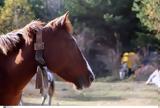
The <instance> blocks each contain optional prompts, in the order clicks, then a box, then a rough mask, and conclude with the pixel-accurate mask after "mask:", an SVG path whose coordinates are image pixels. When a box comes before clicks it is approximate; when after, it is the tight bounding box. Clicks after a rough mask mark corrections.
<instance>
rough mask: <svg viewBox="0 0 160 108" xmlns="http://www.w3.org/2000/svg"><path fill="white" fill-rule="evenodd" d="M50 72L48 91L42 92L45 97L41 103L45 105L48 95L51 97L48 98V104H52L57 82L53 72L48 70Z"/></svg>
mask: <svg viewBox="0 0 160 108" xmlns="http://www.w3.org/2000/svg"><path fill="white" fill-rule="evenodd" d="M47 74H48V77H49V78H48V83H49V85H48V88H47V92H45V93H41V95H42V97H43V101H42V104H41V105H44V103H45V101H46V99H47V97H48V98H49V100H48V104H47V105H51V104H52V97H53V94H54V91H55V83H54V76H53V74H51V73H50V72H47Z"/></svg>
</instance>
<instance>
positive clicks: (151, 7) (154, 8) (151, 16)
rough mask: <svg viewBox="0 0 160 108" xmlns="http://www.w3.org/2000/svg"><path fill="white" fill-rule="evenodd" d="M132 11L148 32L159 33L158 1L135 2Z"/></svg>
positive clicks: (159, 0) (139, 0) (159, 10)
mask: <svg viewBox="0 0 160 108" xmlns="http://www.w3.org/2000/svg"><path fill="white" fill-rule="evenodd" d="M132 10H133V11H135V12H136V13H137V18H139V19H140V21H141V23H142V24H143V25H144V26H146V27H148V30H150V31H154V32H156V33H157V34H159V33H160V0H135V1H134V4H133V8H132ZM157 36H158V35H157ZM159 37H160V36H159Z"/></svg>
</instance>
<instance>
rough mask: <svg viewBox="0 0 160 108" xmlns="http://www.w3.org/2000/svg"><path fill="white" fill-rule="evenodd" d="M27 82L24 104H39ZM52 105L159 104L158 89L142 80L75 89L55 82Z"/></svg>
mask: <svg viewBox="0 0 160 108" xmlns="http://www.w3.org/2000/svg"><path fill="white" fill-rule="evenodd" d="M33 88H34V86H33V85H31V84H29V85H28V86H27V88H26V89H25V92H24V97H23V100H24V102H25V105H39V104H40V103H41V97H40V95H39V94H38V92H39V91H38V90H33ZM52 102H53V105H61V106H63V105H67V106H68V105H80V106H81V105H93V106H96V105H112V106H113V105H118V106H119V105H131V106H134V105H160V90H158V88H156V87H155V86H147V85H145V84H144V82H109V83H107V82H95V83H93V84H92V86H91V87H90V88H88V89H85V90H83V91H77V90H75V89H74V87H73V85H72V84H68V83H65V82H56V92H55V95H54V97H53V100H52Z"/></svg>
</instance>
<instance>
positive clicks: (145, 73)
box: [135, 64, 156, 81]
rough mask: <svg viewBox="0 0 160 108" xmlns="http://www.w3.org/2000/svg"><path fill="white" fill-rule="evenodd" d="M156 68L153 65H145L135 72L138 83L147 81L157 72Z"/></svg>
mask: <svg viewBox="0 0 160 108" xmlns="http://www.w3.org/2000/svg"><path fill="white" fill-rule="evenodd" d="M155 69H156V68H155V67H154V66H152V65H149V64H148V65H143V66H141V68H139V69H137V70H136V71H135V75H136V80H137V81H146V80H147V79H148V77H149V76H150V75H151V74H152V73H153V72H154V71H155Z"/></svg>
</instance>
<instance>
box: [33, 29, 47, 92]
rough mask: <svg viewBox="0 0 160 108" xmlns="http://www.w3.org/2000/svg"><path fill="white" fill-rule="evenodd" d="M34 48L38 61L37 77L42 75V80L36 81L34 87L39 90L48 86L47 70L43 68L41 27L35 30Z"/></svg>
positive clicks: (44, 64)
mask: <svg viewBox="0 0 160 108" xmlns="http://www.w3.org/2000/svg"><path fill="white" fill-rule="evenodd" d="M34 50H35V51H36V52H35V60H36V62H37V63H38V66H37V78H38V77H40V76H41V77H42V82H36V88H37V89H40V90H41V89H42V88H47V87H48V79H47V71H46V70H45V68H44V66H46V62H45V60H44V55H43V52H44V42H43V39H42V29H38V30H37V33H36V42H35V43H34ZM38 75H39V76H38ZM39 85H40V86H39ZM42 90H43V89H42ZM41 92H43V91H41Z"/></svg>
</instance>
